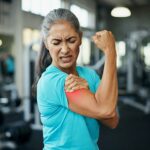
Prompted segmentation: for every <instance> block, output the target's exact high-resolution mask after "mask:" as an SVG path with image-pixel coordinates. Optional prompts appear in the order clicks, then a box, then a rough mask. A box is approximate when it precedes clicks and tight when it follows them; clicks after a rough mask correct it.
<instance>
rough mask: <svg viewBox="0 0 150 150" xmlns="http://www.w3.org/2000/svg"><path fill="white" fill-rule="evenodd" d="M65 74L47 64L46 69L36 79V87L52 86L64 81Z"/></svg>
mask: <svg viewBox="0 0 150 150" xmlns="http://www.w3.org/2000/svg"><path fill="white" fill-rule="evenodd" d="M66 77H67V74H66V73H64V72H62V71H60V70H59V69H58V68H56V67H54V66H49V67H48V68H47V69H46V71H45V72H44V73H43V74H42V76H41V78H40V79H39V81H38V85H37V87H40V88H44V89H45V88H49V87H51V88H53V87H55V86H58V83H59V85H60V84H61V83H62V84H63V83H64V82H65V79H66Z"/></svg>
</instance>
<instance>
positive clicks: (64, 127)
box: [37, 65, 100, 150]
mask: <svg viewBox="0 0 150 150" xmlns="http://www.w3.org/2000/svg"><path fill="white" fill-rule="evenodd" d="M76 70H77V72H78V74H79V76H80V77H82V78H84V79H85V80H86V81H87V82H88V84H89V88H90V90H91V91H92V92H93V93H95V92H96V89H97V88H98V85H99V83H100V78H99V76H98V75H97V74H96V72H95V71H94V70H92V69H89V68H87V67H80V66H77V67H76ZM67 76H68V74H66V73H64V72H62V71H61V70H60V69H58V68H57V67H55V66H53V65H50V66H49V67H47V69H46V71H45V72H44V73H43V74H42V76H41V78H40V79H39V81H38V85H37V102H38V107H39V111H40V117H41V122H42V124H43V139H44V148H43V150H98V149H99V148H98V145H97V141H98V138H99V123H98V121H97V120H96V119H93V118H89V117H86V116H83V115H80V114H77V113H75V112H72V111H71V110H70V109H69V107H68V100H67V97H66V94H65V90H64V84H65V79H66V77H67Z"/></svg>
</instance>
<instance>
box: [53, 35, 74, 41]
mask: <svg viewBox="0 0 150 150" xmlns="http://www.w3.org/2000/svg"><path fill="white" fill-rule="evenodd" d="M72 38H75V39H76V38H77V37H76V36H71V37H68V38H66V40H69V39H72ZM54 40H56V41H61V40H62V39H61V38H53V39H52V41H54Z"/></svg>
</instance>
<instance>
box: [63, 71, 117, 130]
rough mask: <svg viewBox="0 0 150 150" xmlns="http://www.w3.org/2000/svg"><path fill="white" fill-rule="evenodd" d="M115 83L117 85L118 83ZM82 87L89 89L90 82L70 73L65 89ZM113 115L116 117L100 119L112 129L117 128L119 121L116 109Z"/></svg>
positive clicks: (73, 89)
mask: <svg viewBox="0 0 150 150" xmlns="http://www.w3.org/2000/svg"><path fill="white" fill-rule="evenodd" d="M115 80H116V78H115ZM113 82H117V81H113ZM115 85H116V86H117V84H115ZM80 89H89V86H88V82H87V81H86V80H85V79H83V78H80V77H78V76H75V75H72V74H70V75H69V76H68V77H67V79H66V84H65V90H66V91H67V92H73V91H75V90H80ZM113 116H114V117H112V118H107V119H100V121H101V123H102V124H104V125H106V126H108V127H109V128H111V129H114V128H116V126H117V125H118V122H119V119H118V114H117V112H116V111H115V112H114V115H113Z"/></svg>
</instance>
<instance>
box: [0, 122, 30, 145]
mask: <svg viewBox="0 0 150 150" xmlns="http://www.w3.org/2000/svg"><path fill="white" fill-rule="evenodd" d="M0 134H1V139H0V140H4V141H13V142H14V143H16V144H18V145H19V144H23V143H26V142H27V141H28V140H29V139H30V136H31V128H30V125H29V123H27V122H24V121H21V122H16V123H13V124H10V125H7V126H5V127H4V128H3V130H2V131H1V133H0Z"/></svg>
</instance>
